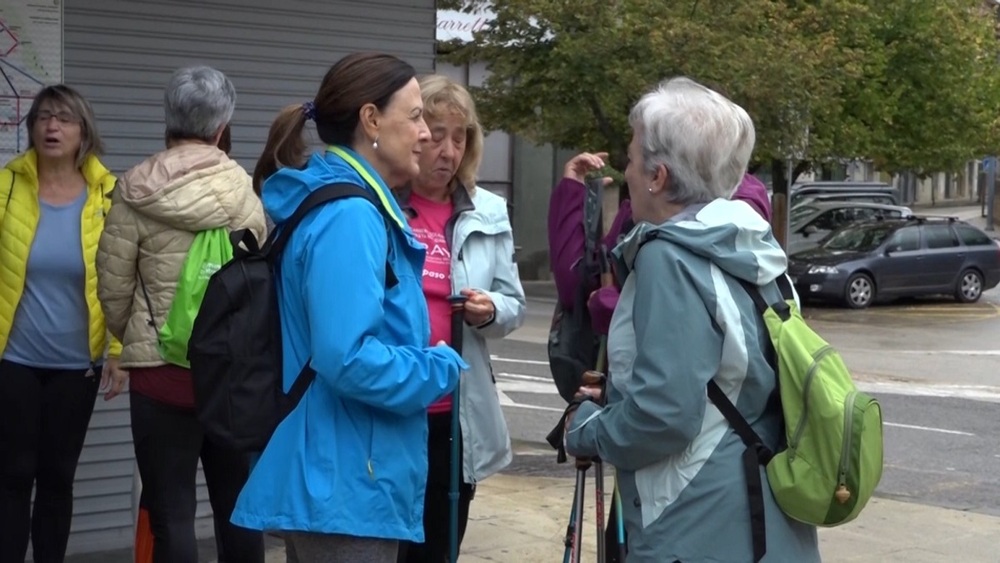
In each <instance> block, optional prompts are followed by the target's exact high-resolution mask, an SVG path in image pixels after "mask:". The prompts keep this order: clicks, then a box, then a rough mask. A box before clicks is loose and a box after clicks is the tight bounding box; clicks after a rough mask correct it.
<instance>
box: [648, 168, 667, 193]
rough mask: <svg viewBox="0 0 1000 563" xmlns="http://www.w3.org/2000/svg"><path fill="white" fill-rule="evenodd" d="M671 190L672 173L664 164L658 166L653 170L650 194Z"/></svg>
mask: <svg viewBox="0 0 1000 563" xmlns="http://www.w3.org/2000/svg"><path fill="white" fill-rule="evenodd" d="M668 188H670V171H669V170H667V167H666V166H664V165H663V164H657V165H656V169H655V170H653V178H652V182H651V183H650V185H649V190H650V192H652V193H654V194H659V193H663V192H665V191H667V189H668Z"/></svg>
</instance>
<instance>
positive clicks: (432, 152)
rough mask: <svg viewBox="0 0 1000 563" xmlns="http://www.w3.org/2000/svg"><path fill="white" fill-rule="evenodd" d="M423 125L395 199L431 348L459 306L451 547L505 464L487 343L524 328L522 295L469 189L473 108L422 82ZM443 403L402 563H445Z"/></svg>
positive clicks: (443, 337)
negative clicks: (424, 138) (420, 527)
mask: <svg viewBox="0 0 1000 563" xmlns="http://www.w3.org/2000/svg"><path fill="white" fill-rule="evenodd" d="M420 91H421V94H422V96H423V100H424V119H425V120H426V121H427V126H428V128H429V129H430V132H431V140H430V142H427V143H425V144H424V145H423V152H422V153H421V158H420V175H419V176H418V178H417V179H416V180H414V181H413V182H412V184H410V185H409V186H406V187H404V188H403V189H400V190H397V192H396V195H397V197H398V198H399V201H400V206H401V207H402V208H403V209H404V211H406V213H407V216H408V221H409V224H410V227H411V228H412V229H413V233H414V234H415V235H416V236H417V238H418V239H419V240H420V241H421V242H423V243H424V244H425V245H426V246H427V255H426V258H425V261H424V268H423V284H424V296H425V297H426V298H427V310H428V313H429V314H430V323H431V340H430V342H429V343H428V344H431V345H433V344H436V343H438V342H440V341H445V342H448V343H450V340H451V305H450V304H449V303H448V296H449V295H452V294H454V293H461V294H463V295H465V296H466V297H468V301H467V302H466V304H465V332H464V335H463V354H462V356H463V358H464V359H465V361H466V362H467V363H468V364H469V366H470V369H469V371H467V372H464V373H463V374H462V384H461V386H460V388H459V392H460V393H461V396H460V399H459V400H460V405H458V406H459V407H460V408H459V418H460V420H459V425H460V429H461V436H462V440H461V445H460V451H461V458H462V459H461V471H460V472H461V479H460V480H461V484H460V486H459V542H461V537H462V536H463V535H464V533H465V525H466V522H467V521H468V517H469V504H470V502H471V501H472V496H473V493H474V491H475V486H476V483H478V482H479V481H481V480H483V479H485V478H486V477H488V476H490V475H492V474H494V473H496V472H497V471H500V470H501V469H503V468H504V467H506V466H507V464H509V463H510V461H511V456H512V455H511V448H510V436H509V434H508V432H507V423H506V421H505V420H504V417H503V412H502V411H501V409H500V401H499V398H498V395H497V392H496V387H495V384H494V381H493V373H492V369H491V368H490V357H489V350H488V349H487V347H486V339H488V338H503V337H504V336H506V335H508V334H510V332H511V331H513V330H514V329H516V328H517V327H519V326H520V325H521V322H522V321H523V320H524V309H525V301H524V290H523V289H522V288H521V282H520V280H519V278H518V274H517V266H516V264H515V263H514V237H513V233H512V231H511V226H510V220H509V219H508V216H507V202H506V201H505V200H504V199H503V198H501V197H500V196H497V195H495V194H492V193H490V192H488V191H486V190H484V189H482V188H477V187H476V171H477V169H478V168H479V162H480V160H481V159H482V154H483V133H482V128H481V127H480V125H479V121H478V118H477V117H476V108H475V105H474V103H473V101H472V98H471V97H470V96H469V93H468V92H467V91H466V90H465V88H463V87H462V86H460V85H458V84H456V83H455V82H453V81H451V80H450V79H448V78H446V77H444V76H438V75H432V76H427V77H424V78H423V79H421V81H420ZM455 407H456V405H452V403H451V396H450V395H446V396H444V397H442V398H441V400H439V401H438V402H437V403H435V404H434V405H431V407H430V408H429V409H428V414H427V416H428V423H429V424H428V426H429V434H428V466H429V467H428V474H427V492H426V497H425V500H424V536H425V542H424V543H422V544H413V543H411V544H401V545H400V554H399V561H400V562H430V563H442V562H444V561H446V560H447V558H448V521H449V520H448V517H449V510H450V505H449V499H448V489H449V478H450V463H451V443H450V438H451V416H452V415H451V410H452V409H453V408H455Z"/></svg>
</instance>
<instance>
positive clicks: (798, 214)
mask: <svg viewBox="0 0 1000 563" xmlns="http://www.w3.org/2000/svg"><path fill="white" fill-rule="evenodd" d="M816 211H817V209H816V208H815V207H813V206H811V205H798V206H795V207H793V208H792V211H791V213H790V214H789V216H788V221H789V222H790V223H797V222H799V221H801V220H803V219H805V218H806V217H808V216H810V215H812V214H813V213H816Z"/></svg>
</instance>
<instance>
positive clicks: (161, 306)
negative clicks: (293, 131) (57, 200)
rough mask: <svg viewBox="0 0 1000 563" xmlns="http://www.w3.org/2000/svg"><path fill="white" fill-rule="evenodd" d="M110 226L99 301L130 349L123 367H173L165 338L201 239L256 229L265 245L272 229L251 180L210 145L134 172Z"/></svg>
mask: <svg viewBox="0 0 1000 563" xmlns="http://www.w3.org/2000/svg"><path fill="white" fill-rule="evenodd" d="M104 225H105V227H104V233H103V234H102V235H101V242H100V244H99V246H98V251H97V274H98V296H99V297H100V300H101V307H102V308H103V309H104V315H105V317H106V319H107V326H108V330H109V331H111V334H113V335H115V337H116V338H118V339H119V340H121V342H122V345H123V348H122V355H121V366H122V367H123V368H133V367H153V366H160V365H164V364H165V363H166V362H164V361H163V359H162V358H161V357H160V354H159V351H158V350H157V344H156V340H157V334H158V332H159V327H161V326H163V322H164V320H165V317H166V315H167V312H168V311H169V310H170V304H171V303H172V302H173V298H174V292H175V291H176V289H177V279H178V278H179V277H180V272H181V267H182V266H183V264H184V258H185V257H186V256H187V252H188V249H189V248H190V246H191V242H192V241H193V240H194V237H195V234H196V233H198V232H199V231H203V230H207V229H213V228H217V227H228V228H229V230H231V231H233V230H238V229H245V228H248V229H250V230H251V231H252V232H253V233H254V235H256V236H257V239H258V240H261V241H263V238H264V228H265V226H264V209H263V207H262V206H261V203H260V199H259V198H258V197H257V195H256V194H254V192H253V187H252V185H251V181H250V176H249V175H247V173H246V171H245V170H243V168H241V167H240V165H239V164H237V163H236V162H235V161H233V160H230V159H229V157H227V156H226V154H225V153H224V152H222V151H220V150H219V149H217V148H215V147H212V146H208V145H203V144H184V145H180V146H177V147H174V148H171V149H167V150H165V151H163V152H161V153H158V154H155V155H153V156H151V157H150V158H148V159H146V160H145V161H143V162H142V163H140V164H138V165H137V166H135V167H134V168H132V169H131V170H129V171H128V172H127V173H126V174H125V175H124V176H122V177H121V178H120V179H119V180H118V184H117V185H116V187H115V190H114V195H113V197H112V203H111V211H109V212H108V216H107V218H106V219H105V221H104ZM140 275H141V279H142V280H143V281H144V282H145V285H146V289H147V291H148V293H149V301H150V303H152V306H153V313H152V319H153V324H154V325H155V326H151V325H150V312H149V307H147V305H146V299H145V297H144V296H143V292H142V286H141V283H140Z"/></svg>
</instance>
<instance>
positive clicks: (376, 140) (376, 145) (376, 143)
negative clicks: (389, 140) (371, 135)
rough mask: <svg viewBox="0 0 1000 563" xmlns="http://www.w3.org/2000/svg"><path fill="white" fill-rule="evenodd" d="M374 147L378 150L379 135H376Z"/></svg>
mask: <svg viewBox="0 0 1000 563" xmlns="http://www.w3.org/2000/svg"><path fill="white" fill-rule="evenodd" d="M372 149H373V150H378V136H376V137H375V141H373V142H372Z"/></svg>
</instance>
